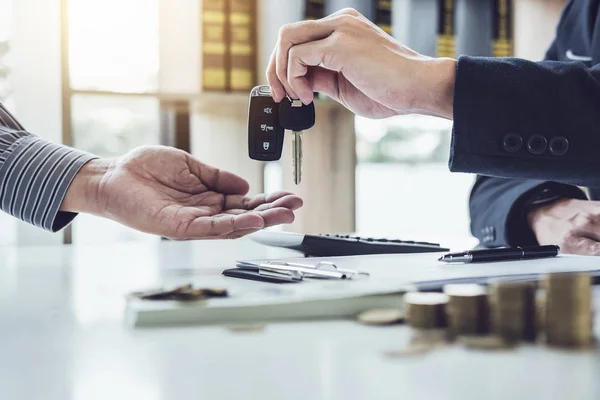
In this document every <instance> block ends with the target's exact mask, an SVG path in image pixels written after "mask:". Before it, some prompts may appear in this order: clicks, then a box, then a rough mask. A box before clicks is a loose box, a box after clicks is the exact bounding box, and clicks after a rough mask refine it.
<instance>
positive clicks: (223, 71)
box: [201, 0, 229, 92]
mask: <svg viewBox="0 0 600 400" xmlns="http://www.w3.org/2000/svg"><path fill="white" fill-rule="evenodd" d="M201 11H202V89H203V90H206V91H223V92H225V91H227V90H228V89H229V82H228V81H229V79H228V74H227V71H228V69H229V68H228V45H227V42H228V40H227V0H204V1H203V2H202V8H201Z"/></svg>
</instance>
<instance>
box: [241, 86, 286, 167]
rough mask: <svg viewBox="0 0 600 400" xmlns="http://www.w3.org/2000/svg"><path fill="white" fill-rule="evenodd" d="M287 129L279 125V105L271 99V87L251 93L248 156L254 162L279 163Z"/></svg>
mask: <svg viewBox="0 0 600 400" xmlns="http://www.w3.org/2000/svg"><path fill="white" fill-rule="evenodd" d="M284 135H285V129H284V128H283V127H282V126H281V125H279V104H277V103H275V101H274V100H273V97H271V88H270V87H269V86H257V87H255V88H254V89H252V91H251V92H250V107H249V110H248V154H249V155H250V158H251V159H253V160H259V161H277V160H279V159H280V158H281V151H282V150H283V138H284Z"/></svg>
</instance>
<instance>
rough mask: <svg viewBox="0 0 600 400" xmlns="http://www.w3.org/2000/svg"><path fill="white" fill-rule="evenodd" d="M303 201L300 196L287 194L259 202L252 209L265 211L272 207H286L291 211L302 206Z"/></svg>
mask: <svg viewBox="0 0 600 400" xmlns="http://www.w3.org/2000/svg"><path fill="white" fill-rule="evenodd" d="M303 203H304V202H303V201H302V199H301V198H300V197H298V196H294V195H287V196H284V197H281V198H279V199H277V200H275V201H272V202H268V203H265V204H261V205H259V206H258V207H256V208H254V209H253V210H254V211H265V210H269V209H272V208H287V209H288V210H291V211H296V210H297V209H299V208H300V207H302V206H303Z"/></svg>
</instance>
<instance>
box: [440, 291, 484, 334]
mask: <svg viewBox="0 0 600 400" xmlns="http://www.w3.org/2000/svg"><path fill="white" fill-rule="evenodd" d="M444 293H445V294H446V295H448V297H449V300H448V304H447V306H446V314H447V318H448V328H449V332H450V334H451V336H458V335H477V334H483V333H487V332H488V331H489V316H488V314H489V312H488V302H487V296H486V290H485V288H484V287H483V286H481V285H475V284H451V285H446V286H444Z"/></svg>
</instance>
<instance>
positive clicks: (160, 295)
mask: <svg viewBox="0 0 600 400" xmlns="http://www.w3.org/2000/svg"><path fill="white" fill-rule="evenodd" d="M227 296H228V293H227V290H226V289H209V288H206V289H205V288H203V289H196V288H194V287H193V285H191V284H187V285H183V286H178V287H175V288H173V289H164V288H163V289H153V290H147V291H143V292H134V293H132V294H131V295H130V297H134V298H138V299H142V300H176V301H198V300H205V299H209V298H214V297H227Z"/></svg>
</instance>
